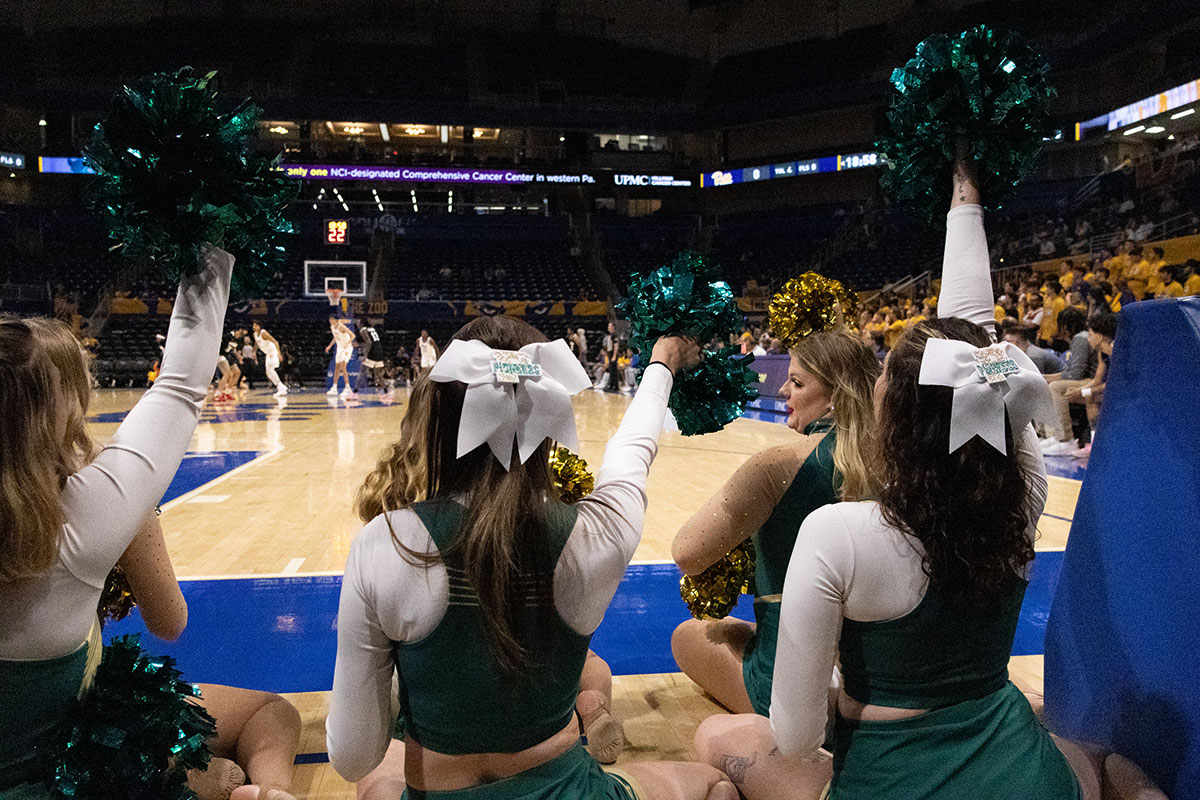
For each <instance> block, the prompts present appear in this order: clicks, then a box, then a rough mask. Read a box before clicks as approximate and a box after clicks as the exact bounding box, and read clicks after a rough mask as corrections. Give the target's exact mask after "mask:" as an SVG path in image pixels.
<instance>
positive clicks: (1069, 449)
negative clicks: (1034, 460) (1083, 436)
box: [1042, 442, 1078, 456]
mask: <svg viewBox="0 0 1200 800" xmlns="http://www.w3.org/2000/svg"><path fill="white" fill-rule="evenodd" d="M1077 448H1078V445H1076V444H1075V443H1074V442H1056V443H1055V444H1052V445H1050V446H1049V447H1047V448H1046V449H1045V450H1043V451H1042V454H1043V455H1047V456H1069V455H1071V453H1073V452H1074V451H1075V450H1076V449H1077Z"/></svg>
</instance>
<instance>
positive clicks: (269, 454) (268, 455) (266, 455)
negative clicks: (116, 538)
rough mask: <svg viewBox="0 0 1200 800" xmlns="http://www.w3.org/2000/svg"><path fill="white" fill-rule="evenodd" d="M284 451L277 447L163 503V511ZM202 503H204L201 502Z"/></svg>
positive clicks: (281, 446)
mask: <svg viewBox="0 0 1200 800" xmlns="http://www.w3.org/2000/svg"><path fill="white" fill-rule="evenodd" d="M283 449H284V448H283V445H280V446H279V447H276V448H275V449H274V450H271V451H270V452H267V453H263V454H262V455H261V456H258V457H256V458H253V459H251V460H250V461H247V462H246V463H245V464H242V465H241V466H238V467H234V468H233V469H231V470H229V472H226V473H225V474H223V475H218V476H217V477H215V478H213V479H212V480H211V481H209V482H208V483H204V484H201V485H200V486H197V487H196V488H195V489H192V490H191V491H190V492H184V493H183V494H181V495H179V497H176V498H175V499H174V500H171V501H170V502H168V503H163V504H162V510H163V511H170V510H171V509H172V508H174V507H175V506H177V505H179V504H181V503H186V502H188V501H189V500H191V499H192V498H193V497H196V496H197V495H199V494H201V493H202V492H204V491H205V490H207V489H211V488H212V487H214V486H216V485H218V484H221V483H224V482H225V481H227V480H229V479H230V478H232V477H233V476H234V475H240V474H241V473H243V472H245V471H246V470H248V469H250V468H251V467H254V466H257V465H259V464H262V463H263V462H265V461H267V460H268V459H272V458H274V457H275V456H277V455H279V454H280V453H282V452H283ZM214 452H217V451H214ZM201 502H203V501H201Z"/></svg>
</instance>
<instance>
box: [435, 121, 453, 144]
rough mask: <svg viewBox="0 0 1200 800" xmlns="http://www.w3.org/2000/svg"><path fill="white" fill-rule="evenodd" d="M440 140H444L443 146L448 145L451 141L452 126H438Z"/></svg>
mask: <svg viewBox="0 0 1200 800" xmlns="http://www.w3.org/2000/svg"><path fill="white" fill-rule="evenodd" d="M438 138H439V139H441V140H442V144H446V143H448V142H449V141H450V126H449V125H439V126H438Z"/></svg>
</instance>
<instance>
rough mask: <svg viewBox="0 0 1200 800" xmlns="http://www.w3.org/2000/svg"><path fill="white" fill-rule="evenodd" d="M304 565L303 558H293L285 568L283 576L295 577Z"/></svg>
mask: <svg viewBox="0 0 1200 800" xmlns="http://www.w3.org/2000/svg"><path fill="white" fill-rule="evenodd" d="M303 563H304V559H303V558H293V559H292V560H291V561H289V562H288V563H287V566H286V567H284V568H283V574H284V575H295V574H296V573H297V572H299V571H300V566H301V565H302V564H303Z"/></svg>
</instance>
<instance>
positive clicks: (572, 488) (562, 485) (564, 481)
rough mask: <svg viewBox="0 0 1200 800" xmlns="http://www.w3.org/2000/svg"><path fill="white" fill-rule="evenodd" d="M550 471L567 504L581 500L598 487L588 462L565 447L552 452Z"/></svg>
mask: <svg viewBox="0 0 1200 800" xmlns="http://www.w3.org/2000/svg"><path fill="white" fill-rule="evenodd" d="M550 472H551V473H552V474H553V475H554V488H555V489H557V490H558V496H559V499H560V500H562V501H563V502H564V503H566V504H567V505H571V504H572V503H577V502H579V501H580V500H582V499H583V498H585V497H587V496H588V495H589V494H591V493H592V489H594V488H596V478H595V477H594V476H593V475H592V473H591V472H589V471H588V465H587V462H586V461H584V460H583V459H582V458H580V457H579V456H577V455H575V454H574V453H572V452H571V451H570V450H568V449H567V448H565V447H556V448H555V449H554V452H552V453H551V454H550Z"/></svg>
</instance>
